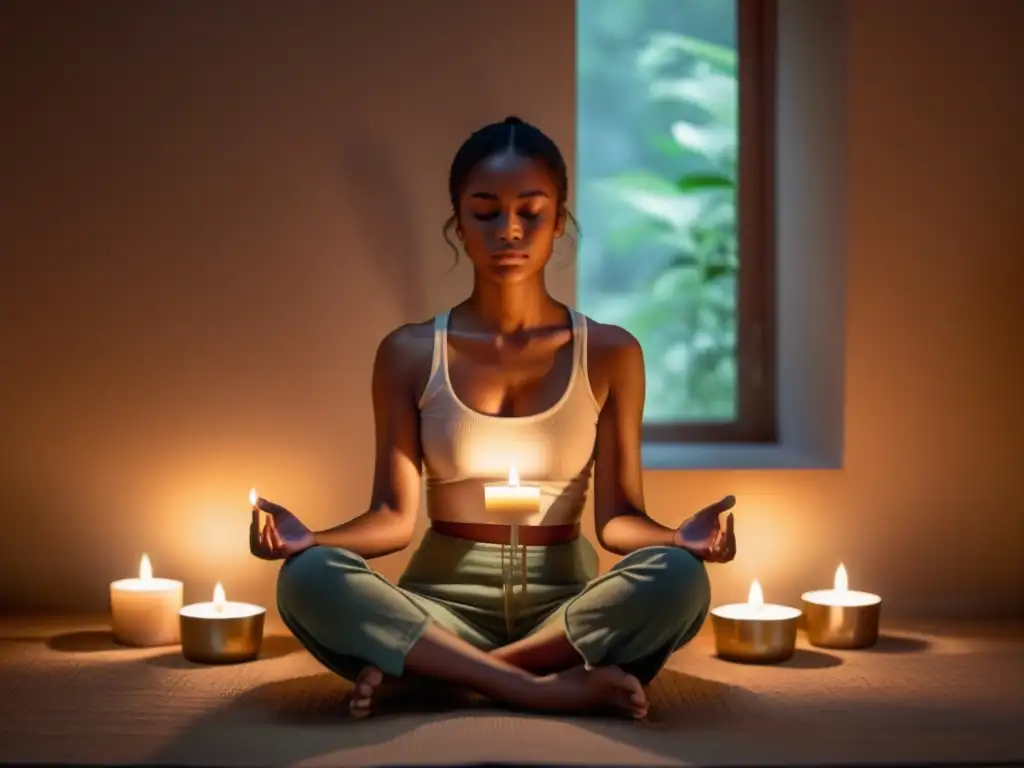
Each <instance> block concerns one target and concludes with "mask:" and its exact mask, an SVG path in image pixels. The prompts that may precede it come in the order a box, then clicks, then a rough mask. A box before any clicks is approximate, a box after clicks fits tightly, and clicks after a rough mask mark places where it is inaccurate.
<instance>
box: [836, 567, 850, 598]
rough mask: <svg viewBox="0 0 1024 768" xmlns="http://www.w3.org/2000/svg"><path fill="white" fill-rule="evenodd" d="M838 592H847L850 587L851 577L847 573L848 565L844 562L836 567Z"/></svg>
mask: <svg viewBox="0 0 1024 768" xmlns="http://www.w3.org/2000/svg"><path fill="white" fill-rule="evenodd" d="M835 588H836V592H846V591H848V590H849V589H850V578H849V577H848V576H847V575H846V566H845V565H843V564H842V563H840V564H839V567H838V568H836V583H835Z"/></svg>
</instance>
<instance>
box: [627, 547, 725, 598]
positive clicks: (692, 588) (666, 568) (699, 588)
mask: <svg viewBox="0 0 1024 768" xmlns="http://www.w3.org/2000/svg"><path fill="white" fill-rule="evenodd" d="M636 554H637V555H643V557H642V562H641V564H640V567H641V568H643V570H644V571H646V572H647V575H648V576H649V578H648V579H645V580H644V581H645V584H646V585H647V587H648V589H649V592H650V598H651V601H652V603H654V604H657V605H671V606H687V607H689V608H691V609H692V610H693V612H695V613H697V612H701V611H705V612H706V611H707V607H708V605H709V603H710V601H711V582H710V580H709V579H708V571H707V567H706V566H705V565H704V562H703V561H702V560H701V559H700V558H698V557H697V556H695V555H694V554H693V553H691V552H688V551H687V550H685V549H680V548H679V547H650V548H648V549H644V550H641V551H639V552H637V553H636Z"/></svg>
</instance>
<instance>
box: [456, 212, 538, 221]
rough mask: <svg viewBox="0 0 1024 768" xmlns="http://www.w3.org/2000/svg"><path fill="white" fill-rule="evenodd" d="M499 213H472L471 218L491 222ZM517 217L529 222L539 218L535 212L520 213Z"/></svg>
mask: <svg viewBox="0 0 1024 768" xmlns="http://www.w3.org/2000/svg"><path fill="white" fill-rule="evenodd" d="M499 213H500V211H488V212H486V213H474V214H473V218H475V219H478V220H480V221H493V220H494V219H496V218H498V214H499ZM518 215H519V216H521V217H522V218H524V219H527V220H529V221H532V220H534V219H537V218H539V217H540V214H539V213H536V212H535V211H520V212H519V214H518Z"/></svg>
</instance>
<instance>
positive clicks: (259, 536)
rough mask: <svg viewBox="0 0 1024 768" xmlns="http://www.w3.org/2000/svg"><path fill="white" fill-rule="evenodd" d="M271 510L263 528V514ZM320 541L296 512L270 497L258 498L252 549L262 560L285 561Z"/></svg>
mask: <svg viewBox="0 0 1024 768" xmlns="http://www.w3.org/2000/svg"><path fill="white" fill-rule="evenodd" d="M259 510H263V511H264V512H266V513H267V520H266V523H264V525H263V529H262V530H260V513H259ZM314 544H316V539H315V538H314V537H313V532H312V531H311V530H309V528H307V527H306V525H305V524H304V523H303V522H302V521H301V520H299V518H297V517H296V516H295V515H294V514H292V513H291V512H290V511H288V510H287V509H285V508H284V507H282V506H281V505H280V504H275V503H274V502H272V501H267V500H266V499H257V500H256V506H255V507H253V510H252V523H251V524H250V525H249V551H250V552H251V553H252V554H253V555H255V556H256V557H258V558H260V559H261V560H281V559H282V558H288V557H291V556H292V555H297V554H298V553H299V552H302V551H304V550H307V549H309V548H310V547H312V546H313V545H314Z"/></svg>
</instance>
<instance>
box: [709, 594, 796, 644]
mask: <svg viewBox="0 0 1024 768" xmlns="http://www.w3.org/2000/svg"><path fill="white" fill-rule="evenodd" d="M799 618H800V610H799V609H798V608H792V607H790V606H788V605H775V604H773V603H765V601H764V592H763V590H762V589H761V585H760V584H759V583H758V581H757V580H756V579H755V580H754V581H753V582H752V583H751V585H750V592H749V593H748V594H747V602H745V603H731V604H729V605H722V606H719V607H718V608H714V609H713V610H712V611H711V626H712V628H713V629H714V633H715V648H716V650H717V652H718V655H719V656H720V657H721V658H723V659H728V660H729V661H743V662H750V663H755V664H758V663H759V664H772V663H775V662H779V661H785V660H786V659H788V658H790V657H791V656H792V655H793V652H794V650H795V649H796V624H797V619H799Z"/></svg>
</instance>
